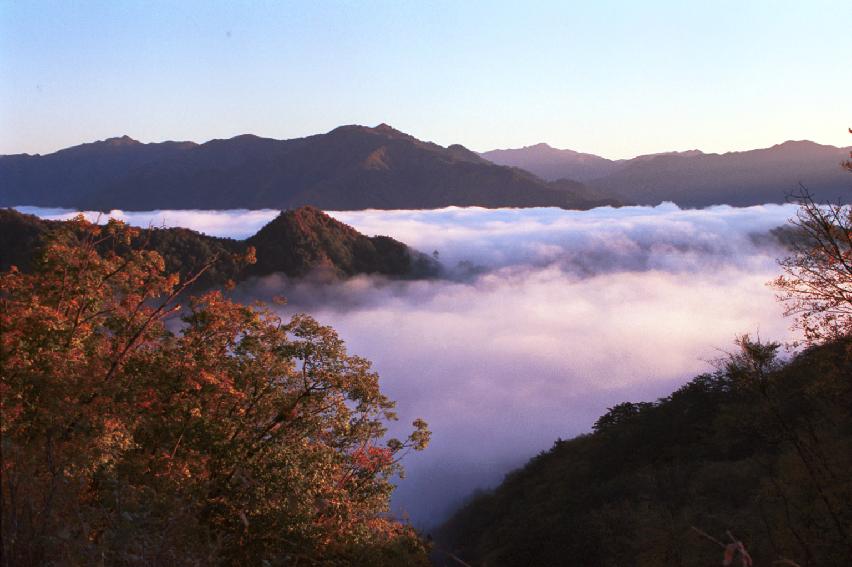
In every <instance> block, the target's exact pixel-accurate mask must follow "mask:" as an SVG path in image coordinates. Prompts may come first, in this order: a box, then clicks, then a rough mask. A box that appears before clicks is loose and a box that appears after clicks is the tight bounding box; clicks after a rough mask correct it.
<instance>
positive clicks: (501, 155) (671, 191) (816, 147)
mask: <svg viewBox="0 0 852 567" xmlns="http://www.w3.org/2000/svg"><path fill="white" fill-rule="evenodd" d="M849 151H850V148H837V147H834V146H827V145H821V144H816V143H813V142H809V141H788V142H784V143H783V144H778V145H776V146H772V147H771V148H765V149H758V150H750V151H744V152H729V153H725V154H705V153H703V152H700V151H698V150H689V151H685V152H665V153H660V154H650V155H644V156H638V157H636V158H633V159H629V160H608V159H605V158H602V157H599V156H595V155H591V154H580V153H577V152H574V151H571V150H558V149H555V148H551V147H550V146H547V145H546V144H538V145H536V146H529V147H526V148H521V149H516V150H494V151H491V152H485V153H483V154H481V155H482V156H483V157H485V158H487V159H490V160H492V161H494V162H495V163H499V164H503V165H511V166H515V167H520V168H523V169H526V170H529V171H530V172H532V173H534V174H536V175H539V176H541V177H543V178H544V179H558V178H560V177H567V178H571V179H577V180H580V181H583V182H584V183H586V184H587V185H588V186H589V187H591V188H593V189H597V190H598V191H599V193H600V194H606V195H615V196H616V197H618V198H620V199H621V200H623V201H625V202H632V203H638V204H641V205H656V204H658V203H660V202H662V201H673V202H675V203H677V204H678V205H680V206H684V207H703V206H708V205H715V204H729V205H735V206H746V205H758V204H762V203H782V202H784V201H785V199H786V197H787V195H788V194H790V193H791V192H792V191H794V190H795V189H797V187H798V185H799V183H802V184H803V185H805V186H806V187H808V188H809V189H810V190H811V191H812V192H814V193H816V194H817V195H824V196H825V198H826V199H835V198H838V197H841V198H844V197H845V199H846V200H849V181H848V179H847V178H846V176H844V174H843V171H842V169H841V168H840V165H839V164H840V162H842V161H843V160H844V159H845V158H846V157H847V156H848V154H849Z"/></svg>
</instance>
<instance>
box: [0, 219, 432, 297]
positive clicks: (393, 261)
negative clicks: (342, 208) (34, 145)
mask: <svg viewBox="0 0 852 567" xmlns="http://www.w3.org/2000/svg"><path fill="white" fill-rule="evenodd" d="M62 225H63V221H46V220H42V219H40V218H38V217H36V216H33V215H27V214H23V213H20V212H18V211H16V210H14V209H0V271H5V270H8V269H9V267H10V266H12V265H15V266H17V267H18V268H19V269H21V270H23V271H28V270H29V269H30V268H31V267H32V262H33V261H34V260H35V259H36V258H37V255H38V250H39V248H40V247H41V245H42V243H43V239H44V237H45V236H46V235H47V234H48V233H49V232H50V231H52V230H55V229H57V228H59V227H60V226H62ZM138 240H139V242H138V244H140V245H141V244H144V245H145V246H146V247H148V248H149V249H152V250H156V251H157V252H159V253H160V254H161V255H162V256H163V258H164V260H165V262H166V270H167V271H169V272H172V273H174V272H177V273H180V274H181V275H182V276H184V277H185V276H188V275H190V274H194V273H195V272H197V271H198V270H199V268H201V267H202V266H203V265H205V264H206V263H207V262H208V261H210V260H211V259H216V263H215V264H214V265H213V266H212V267H211V268H210V269H209V270H208V271H207V272H206V273H205V274H204V275H203V277H202V278H201V279H200V280H199V281H198V284H197V285H198V287H209V286H215V285H222V284H224V283H225V282H227V281H228V280H233V281H240V280H244V279H246V278H248V277H251V276H265V275H268V274H273V273H283V274H286V275H288V276H291V277H302V276H306V275H308V274H309V273H310V272H312V271H314V270H318V269H319V270H323V271H324V272H326V273H327V274H330V275H332V276H338V277H347V276H353V275H356V274H382V275H387V276H394V277H403V278H405V277H429V276H433V275H437V273H438V271H439V268H440V266H439V264H438V262H437V261H436V260H434V259H433V258H432V257H430V256H426V255H425V254H421V253H420V252H418V251H416V250H413V249H411V248H409V247H408V246H406V245H405V244H403V243H402V242H399V241H397V240H394V239H393V238H390V237H387V236H372V237H368V236H365V235H363V234H361V233H360V232H358V231H357V230H355V229H354V228H352V227H350V226H348V225H346V224H344V223H342V222H340V221H338V220H335V219H333V218H331V217H330V216H328V215H326V214H325V213H323V212H322V211H320V210H318V209H316V208H314V207H301V208H299V209H296V210H291V211H285V212H282V213H281V214H280V215H278V216H277V217H276V218H275V219H273V220H272V221H270V222H269V223H268V224H267V225H266V226H264V227H263V228H261V229H260V230H259V231H258V232H257V233H256V234H254V235H253V236H251V237H249V238H248V239H246V240H233V239H230V238H219V237H215V236H208V235H206V234H201V233H199V232H195V231H193V230H189V229H186V228H149V229H144V230H141V231H140V235H139V237H138ZM249 246H252V247H254V249H255V256H256V259H257V262H256V263H254V264H251V265H247V266H245V265H243V263H242V262H240V261H238V260H237V258H236V257H237V256H242V255H244V254H245V252H246V251H247V249H248V247H249Z"/></svg>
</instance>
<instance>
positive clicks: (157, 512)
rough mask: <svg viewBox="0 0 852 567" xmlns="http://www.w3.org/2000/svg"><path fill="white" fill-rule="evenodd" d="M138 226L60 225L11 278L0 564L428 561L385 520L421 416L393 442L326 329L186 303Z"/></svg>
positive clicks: (208, 303)
mask: <svg viewBox="0 0 852 567" xmlns="http://www.w3.org/2000/svg"><path fill="white" fill-rule="evenodd" d="M140 237H141V236H140V231H138V230H137V229H131V228H129V227H127V226H126V225H124V224H122V223H120V222H117V221H110V222H109V223H108V224H107V225H106V226H97V225H93V224H90V223H87V222H86V221H85V220H82V219H77V220H73V221H69V222H68V223H62V224H60V225H59V226H58V228H57V229H56V230H54V231H52V232H51V234H50V235H49V236H48V237H47V239H46V240H45V241H44V242H43V244H42V246H41V250H40V251H39V257H38V261H37V262H34V263H33V265H32V266H31V271H30V272H28V273H25V272H22V271H20V270H17V269H15V268H14V267H13V268H11V269H9V270H8V271H4V272H2V273H0V288H1V289H2V293H0V330H2V333H0V340H2V342H0V347H2V348H0V363H2V368H3V372H2V375H0V394H2V398H1V399H2V413H0V417H2V420H1V421H0V425H2V429H0V431H2V447H3V451H2V454H1V455H2V484H0V488H2V492H1V493H0V494H1V495H2V506H0V520H2V522H0V525H2V546H0V564H3V565H15V566H17V567H36V566H42V565H72V566H84V565H86V566H87V565H123V566H139V567H147V566H151V565H169V566H186V567H192V566H198V565H230V566H241V565H258V566H262V565H320V564H322V565H341V566H343V565H371V566H372V565H376V566H381V565H386V566H389V567H390V566H396V565H425V564H427V561H426V554H425V543H424V542H423V541H421V539H420V538H419V536H418V535H417V534H416V533H415V532H414V530H413V529H412V528H411V527H410V526H408V525H406V524H405V523H402V522H398V521H396V520H394V519H393V518H391V517H389V516H388V515H387V512H388V508H389V499H390V494H391V492H392V490H393V488H394V487H393V484H392V482H391V481H392V479H393V478H394V477H395V476H396V475H398V474H401V467H400V464H399V459H400V457H401V455H403V454H405V453H406V452H407V451H409V450H420V449H423V448H425V447H426V445H427V443H428V441H429V436H430V433H429V431H428V429H427V427H426V424H425V422H423V421H422V420H419V419H417V420H414V422H413V423H412V427H411V429H410V433H409V434H408V435H407V436H405V437H402V438H401V439H396V438H386V436H385V432H386V430H387V424H388V423H389V422H391V421H393V420H395V419H396V415H395V414H394V412H393V407H394V402H393V401H392V400H390V399H389V398H387V397H386V396H385V395H384V394H383V393H382V391H381V390H380V388H379V381H378V375H377V374H376V373H375V372H374V371H373V370H372V369H371V367H370V363H369V362H368V361H367V360H365V359H363V358H360V357H358V356H353V355H351V354H349V353H347V351H346V348H345V346H344V344H343V341H341V340H340V338H339V337H338V336H337V334H336V333H335V331H334V330H333V329H332V328H330V327H325V326H322V325H320V324H319V323H317V322H316V321H315V320H313V319H312V318H311V317H309V316H307V315H296V316H294V317H292V318H287V319H282V318H281V317H280V316H278V315H276V314H275V313H273V312H272V311H269V310H266V309H264V308H261V307H257V306H247V305H242V304H239V303H236V302H233V301H231V300H230V299H228V298H227V297H225V296H224V295H223V294H222V293H221V292H220V291H211V292H208V293H206V294H204V295H200V296H196V297H192V298H188V297H186V296H185V292H187V290H188V289H189V286H190V284H191V283H192V281H193V278H192V276H190V277H185V276H181V274H179V273H176V272H169V271H167V270H166V269H165V262H164V260H163V257H162V256H161V255H160V254H159V253H158V252H157V251H155V250H150V249H145V248H142V247H139V246H137V245H136V244H137V243H138V242H139V238H140ZM172 249H173V248H172Z"/></svg>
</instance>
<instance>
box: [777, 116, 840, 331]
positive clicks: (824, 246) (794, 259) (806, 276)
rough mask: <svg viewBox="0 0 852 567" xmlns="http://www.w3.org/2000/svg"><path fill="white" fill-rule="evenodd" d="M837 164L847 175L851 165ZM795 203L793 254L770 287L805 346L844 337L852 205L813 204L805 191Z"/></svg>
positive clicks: (812, 199)
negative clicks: (777, 293) (796, 204)
mask: <svg viewBox="0 0 852 567" xmlns="http://www.w3.org/2000/svg"><path fill="white" fill-rule="evenodd" d="M850 132H852V130H850ZM842 166H843V167H844V168H845V169H847V170H849V171H850V172H852V162H850V161H847V162H844V163H843V164H842ZM851 192H852V191H851ZM794 199H795V201H796V202H797V203H798V205H799V209H798V211H797V213H796V217H795V218H794V219H791V221H790V222H791V223H792V225H793V226H794V228H795V229H796V237H795V238H794V239H793V241H792V244H791V246H792V248H793V253H792V254H791V255H790V256H788V257H786V258H784V259H783V260H781V262H780V263H781V267H782V268H783V270H784V274H783V275H781V276H779V277H778V278H777V279H775V280H774V281H773V282H772V285H773V287H775V288H776V289H777V290H778V291H779V299H780V300H782V301H783V302H784V303H785V306H786V307H785V314H786V315H791V316H794V317H795V326H796V327H797V328H799V329H800V330H801V331H802V332H803V334H804V339H805V342H806V344H814V343H817V342H822V341H825V340H831V339H835V338H838V337H841V336H845V335H849V334H850V333H852V206H850V205H849V204H844V202H843V201H839V202H837V203H825V204H820V203H817V201H816V200H815V199H814V196H813V195H812V194H811V193H810V192H809V191H808V190H807V189H805V188H804V187H803V188H802V189H801V190H800V192H799V193H798V194H796V195H795V196H794ZM846 202H847V203H848V200H847V201H846Z"/></svg>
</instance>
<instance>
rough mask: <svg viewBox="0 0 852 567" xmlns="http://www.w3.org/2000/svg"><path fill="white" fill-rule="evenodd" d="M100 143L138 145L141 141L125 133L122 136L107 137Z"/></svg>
mask: <svg viewBox="0 0 852 567" xmlns="http://www.w3.org/2000/svg"><path fill="white" fill-rule="evenodd" d="M101 143H102V144H104V145H107V146H138V145H140V144H141V143H142V142H140V141H139V140H135V139H133V138H131V137H130V136H128V135H127V134H125V135H123V136H116V137H114V138H107V139H106V140H104V141H103V142H101Z"/></svg>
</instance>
